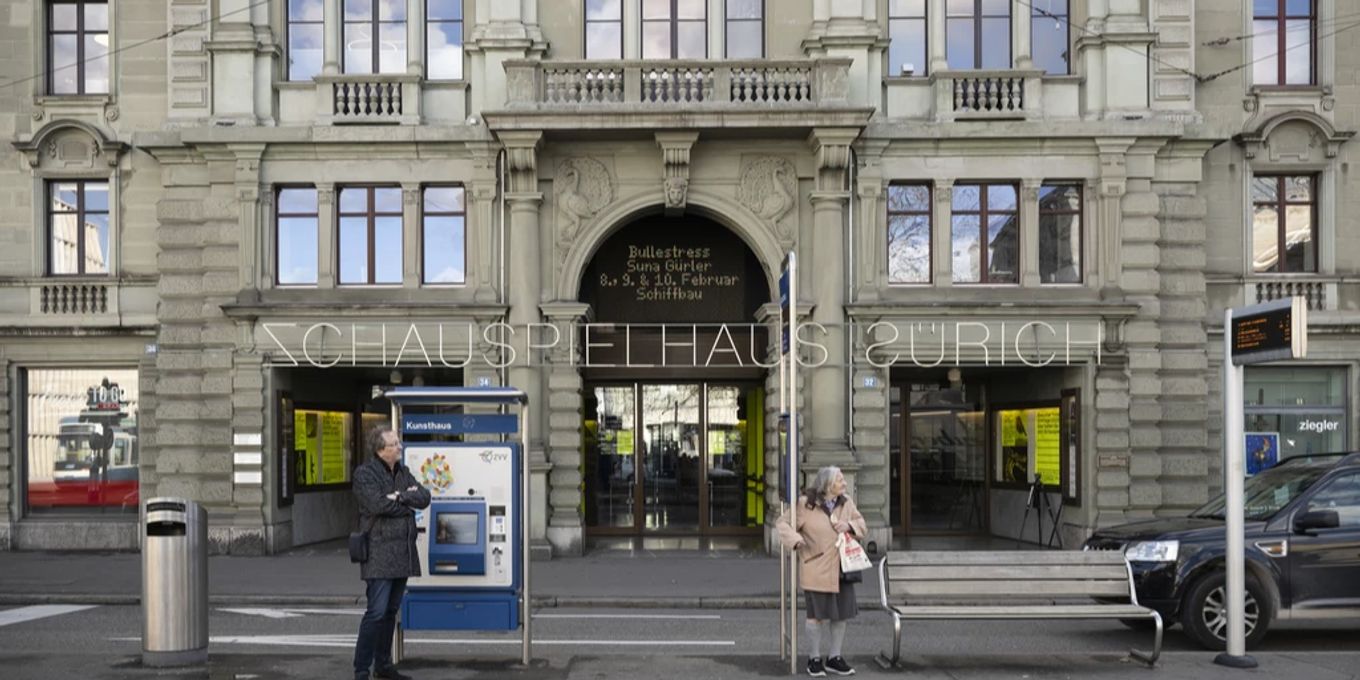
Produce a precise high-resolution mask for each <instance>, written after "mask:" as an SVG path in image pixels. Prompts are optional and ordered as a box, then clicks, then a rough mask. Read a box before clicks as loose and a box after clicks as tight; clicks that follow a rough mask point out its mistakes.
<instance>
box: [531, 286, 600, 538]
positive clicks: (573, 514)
mask: <svg viewBox="0 0 1360 680" xmlns="http://www.w3.org/2000/svg"><path fill="white" fill-rule="evenodd" d="M589 309H590V308H589V306H588V305H586V304H584V303H580V302H555V303H546V304H544V305H542V306H541V310H542V313H543V316H544V318H545V319H546V321H547V325H548V327H550V328H551V329H552V331H551V332H549V329H548V328H544V329H543V330H544V333H545V336H544V337H542V338H540V344H548V340H549V339H550V338H552V337H556V338H558V339H559V340H560V341H559V342H557V343H555V344H554V346H553V348H552V349H551V350H548V351H547V355H546V356H545V357H542V358H541V359H540V360H537V361H536V363H540V364H541V365H542V367H543V369H542V370H543V372H544V373H545V374H546V379H547V386H548V387H547V395H546V396H547V404H548V433H547V437H548V440H547V448H548V463H549V465H550V470H549V471H548V473H547V481H548V486H547V488H548V498H547V501H548V515H547V531H546V536H547V540H548V542H549V543H551V544H552V550H553V553H554V554H559V555H580V554H581V552H582V549H583V542H584V521H583V518H582V517H581V512H580V507H581V488H582V485H581V482H582V478H581V436H582V434H581V417H582V415H583V410H582V409H583V405H582V396H581V390H582V388H583V385H582V381H581V372H580V370H579V369H578V368H577V365H578V363H579V360H580V356H579V352H580V348H579V347H578V346H577V344H576V343H575V342H573V341H572V339H571V338H572V334H573V333H574V332H575V329H576V328H577V327H579V324H580V323H582V322H584V321H586V319H587V315H588V313H589ZM554 334H555V335H554Z"/></svg>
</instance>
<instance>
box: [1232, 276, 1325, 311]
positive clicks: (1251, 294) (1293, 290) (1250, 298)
mask: <svg viewBox="0 0 1360 680" xmlns="http://www.w3.org/2000/svg"><path fill="white" fill-rule="evenodd" d="M1337 283H1338V279H1337V278H1335V277H1331V278H1325V277H1309V278H1299V277H1283V276H1282V277H1279V278H1259V279H1256V280H1248V282H1247V286H1248V287H1249V290H1248V291H1247V296H1246V300H1247V303H1248V304H1255V303H1260V302H1270V301H1271V300H1279V299H1282V298H1288V297H1296V296H1297V297H1301V298H1303V299H1304V303H1305V304H1306V305H1307V306H1308V309H1309V310H1311V311H1327V310H1334V309H1336V308H1337V306H1336V294H1337V291H1336V285H1337Z"/></svg>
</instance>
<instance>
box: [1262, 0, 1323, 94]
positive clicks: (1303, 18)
mask: <svg viewBox="0 0 1360 680" xmlns="http://www.w3.org/2000/svg"><path fill="white" fill-rule="evenodd" d="M1316 29H1317V3H1316V2H1315V1H1314V0H1252V30H1251V33H1252V35H1251V41H1252V48H1251V56H1252V82H1253V83H1255V84H1257V85H1311V84H1313V82H1314V77H1315V73H1314V68H1313V65H1314V63H1315V61H1316V56H1317V54H1316V53H1317V38H1316V35H1315V33H1316Z"/></svg>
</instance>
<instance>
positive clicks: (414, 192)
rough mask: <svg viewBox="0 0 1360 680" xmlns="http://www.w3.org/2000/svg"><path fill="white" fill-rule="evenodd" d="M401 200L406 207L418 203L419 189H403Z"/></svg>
mask: <svg viewBox="0 0 1360 680" xmlns="http://www.w3.org/2000/svg"><path fill="white" fill-rule="evenodd" d="M401 199H402V202H403V203H405V204H406V205H415V204H416V203H417V202H418V201H420V189H418V188H415V187H411V188H409V189H408V188H404V187H403V188H402V190H401Z"/></svg>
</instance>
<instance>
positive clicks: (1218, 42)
mask: <svg viewBox="0 0 1360 680" xmlns="http://www.w3.org/2000/svg"><path fill="white" fill-rule="evenodd" d="M1358 17H1360V12H1350V13H1347V14H1336V15H1333V16H1332V17H1330V18H1328V19H1327V20H1325V21H1324V20H1321V19H1319V20H1317V21H1312V22H1308V23H1304V24H1301V25H1299V26H1295V27H1292V28H1286V29H1285V31H1284V32H1285V33H1286V34H1288V33H1293V32H1295V31H1299V30H1302V29H1305V28H1309V29H1311V28H1314V27H1317V28H1321V27H1323V26H1326V25H1329V24H1336V23H1340V22H1341V21H1342V20H1343V19H1352V18H1358ZM1289 21H1292V22H1294V23H1298V20H1297V19H1291V20H1289ZM1275 32H1276V31H1274V30H1270V31H1261V32H1259V33H1246V34H1243V35H1228V36H1223V37H1222V38H1214V39H1213V40H1205V41H1204V42H1201V43H1200V46H1202V47H1224V46H1226V45H1228V44H1230V43H1234V42H1241V41H1243V40H1250V39H1252V38H1259V37H1261V36H1264V35H1271V34H1273V33H1275Z"/></svg>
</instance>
